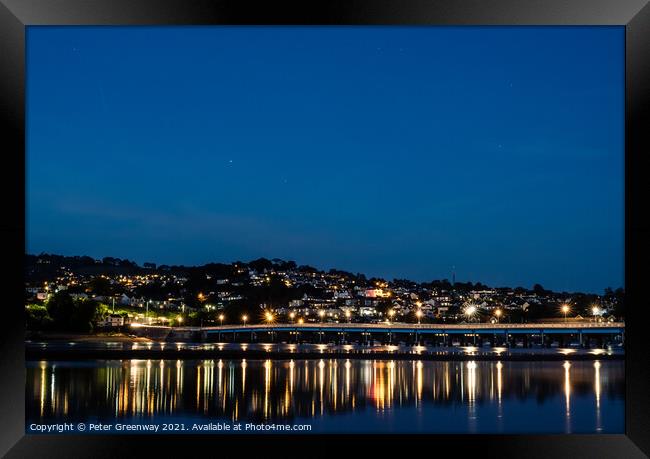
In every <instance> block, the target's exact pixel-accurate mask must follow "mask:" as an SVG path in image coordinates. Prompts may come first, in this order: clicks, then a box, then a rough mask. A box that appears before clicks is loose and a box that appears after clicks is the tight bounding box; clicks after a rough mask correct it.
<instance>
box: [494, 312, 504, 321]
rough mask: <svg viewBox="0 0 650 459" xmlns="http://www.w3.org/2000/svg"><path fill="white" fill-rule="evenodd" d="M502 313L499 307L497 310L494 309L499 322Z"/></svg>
mask: <svg viewBox="0 0 650 459" xmlns="http://www.w3.org/2000/svg"><path fill="white" fill-rule="evenodd" d="M501 314H502V312H501V309H497V310H496V311H494V315H495V316H496V318H497V323H498V322H499V317H501Z"/></svg>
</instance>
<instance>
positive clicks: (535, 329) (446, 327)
mask: <svg viewBox="0 0 650 459" xmlns="http://www.w3.org/2000/svg"><path fill="white" fill-rule="evenodd" d="M136 326H141V327H152V328H169V327H159V326H150V325H144V324H136ZM174 330H175V331H177V332H200V333H209V334H212V333H242V332H247V333H250V332H262V333H263V332H271V331H275V332H293V331H300V332H347V333H367V332H370V333H372V332H375V333H423V334H469V333H475V334H505V333H509V334H539V333H545V334H554V333H557V334H559V333H571V334H575V333H581V332H582V333H589V334H591V333H598V334H600V333H606V334H607V333H622V332H624V331H625V323H624V322H611V323H546V324H482V323H479V324H404V323H390V324H387V323H383V324H358V323H341V324H332V323H322V324H313V323H310V324H261V325H221V326H214V327H174Z"/></svg>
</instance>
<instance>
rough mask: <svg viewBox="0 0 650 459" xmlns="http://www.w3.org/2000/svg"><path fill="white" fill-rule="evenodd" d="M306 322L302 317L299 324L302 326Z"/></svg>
mask: <svg viewBox="0 0 650 459" xmlns="http://www.w3.org/2000/svg"><path fill="white" fill-rule="evenodd" d="M304 322H305V319H303V318H302V317H301V318H300V319H298V323H299V324H300V325H302V324H303V323H304Z"/></svg>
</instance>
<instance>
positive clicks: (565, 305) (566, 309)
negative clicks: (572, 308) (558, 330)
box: [562, 304, 569, 323]
mask: <svg viewBox="0 0 650 459" xmlns="http://www.w3.org/2000/svg"><path fill="white" fill-rule="evenodd" d="M562 312H563V313H564V323H566V315H567V313H568V312H569V305H568V304H563V305H562Z"/></svg>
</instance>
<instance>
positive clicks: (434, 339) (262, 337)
mask: <svg viewBox="0 0 650 459" xmlns="http://www.w3.org/2000/svg"><path fill="white" fill-rule="evenodd" d="M132 326H133V327H135V328H142V329H144V330H143V331H146V330H147V329H156V328H157V329H164V330H167V331H168V332H169V333H170V334H171V336H173V337H176V338H180V339H183V338H184V339H195V340H200V341H213V340H218V341H222V340H232V341H238V340H246V341H249V342H255V341H267V340H269V341H276V340H283V341H287V342H294V341H295V342H299V341H304V340H310V341H316V340H317V341H318V342H332V341H333V342H339V343H345V342H348V341H361V342H370V341H372V340H380V341H382V342H386V343H391V342H393V340H401V341H407V342H412V343H420V342H421V341H422V340H424V341H425V342H431V343H437V344H451V343H453V342H454V341H457V342H459V343H461V344H470V343H471V344H476V342H477V340H487V341H489V342H490V344H492V345H499V344H503V345H510V344H512V343H513V341H514V342H516V341H517V339H519V340H520V341H522V342H523V345H524V346H526V345H528V344H530V343H533V342H534V343H537V344H541V345H545V344H550V340H555V339H557V340H558V342H559V343H560V344H568V343H571V342H574V343H576V344H579V345H581V346H582V345H585V341H586V344H587V345H588V344H589V342H590V340H591V341H594V340H595V341H596V344H597V345H602V344H604V343H605V342H616V341H618V342H620V343H623V342H624V339H625V323H623V322H574V323H526V324H510V323H489V324H487V323H466V324H407V323H395V322H391V323H373V324H369V323H368V324H366V323H302V324H298V323H295V324H280V323H271V324H256V325H242V324H232V325H220V326H210V327H159V326H150V325H144V324H133V325H132ZM161 331H162V330H161Z"/></svg>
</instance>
